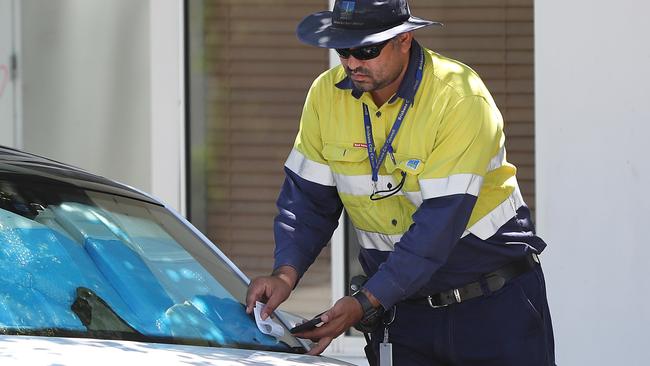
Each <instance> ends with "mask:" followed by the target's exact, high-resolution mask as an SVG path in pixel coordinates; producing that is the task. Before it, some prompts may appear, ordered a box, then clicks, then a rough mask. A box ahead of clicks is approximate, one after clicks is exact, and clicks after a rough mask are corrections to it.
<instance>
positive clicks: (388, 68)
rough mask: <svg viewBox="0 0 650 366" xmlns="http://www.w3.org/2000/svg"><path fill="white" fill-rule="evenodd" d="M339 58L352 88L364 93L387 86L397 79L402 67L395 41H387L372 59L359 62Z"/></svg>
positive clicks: (351, 58)
mask: <svg viewBox="0 0 650 366" xmlns="http://www.w3.org/2000/svg"><path fill="white" fill-rule="evenodd" d="M339 58H340V60H341V64H342V65H343V68H344V70H345V73H346V74H347V75H348V77H349V78H350V80H352V83H353V84H354V86H355V87H356V88H357V89H359V90H361V91H364V92H369V91H374V90H379V89H382V88H384V87H386V86H388V85H389V84H391V83H392V82H393V81H395V80H396V79H397V78H398V77H399V75H400V73H401V72H402V67H403V66H404V62H403V57H402V55H401V54H400V53H399V49H398V43H397V40H396V39H391V40H390V41H388V44H386V46H385V47H384V48H383V49H382V50H381V53H380V54H379V56H377V57H375V58H373V59H370V60H359V59H356V58H355V57H354V56H352V55H350V56H349V57H348V58H343V57H339Z"/></svg>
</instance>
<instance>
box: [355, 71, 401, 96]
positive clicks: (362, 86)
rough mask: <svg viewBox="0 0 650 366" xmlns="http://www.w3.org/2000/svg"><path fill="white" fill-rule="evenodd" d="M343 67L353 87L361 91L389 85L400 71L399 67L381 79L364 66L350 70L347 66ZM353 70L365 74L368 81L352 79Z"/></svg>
mask: <svg viewBox="0 0 650 366" xmlns="http://www.w3.org/2000/svg"><path fill="white" fill-rule="evenodd" d="M344 69H345V74H346V75H347V76H348V78H350V81H352V84H353V85H354V87H355V88H356V89H358V90H361V91H363V92H370V91H374V90H379V89H382V88H385V87H386V86H388V85H390V84H391V83H392V82H393V81H395V80H397V78H398V77H399V75H400V73H401V69H400V68H398V69H396V70H395V71H394V72H393V73H392V74H391V75H388V76H387V77H385V78H383V79H381V80H377V79H376V78H375V76H374V75H373V73H372V72H371V71H370V70H368V69H366V68H364V67H357V68H356V69H354V70H351V69H350V68H348V67H344ZM353 72H358V73H361V74H363V75H365V76H367V78H368V81H364V82H359V81H355V80H354V79H352V73H353Z"/></svg>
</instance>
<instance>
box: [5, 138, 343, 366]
mask: <svg viewBox="0 0 650 366" xmlns="http://www.w3.org/2000/svg"><path fill="white" fill-rule="evenodd" d="M247 284H248V279H247V278H246V276H245V275H244V274H243V273H242V272H241V271H240V270H238V269H237V268H236V267H235V266H234V265H233V263H232V262H231V261H230V260H228V258H226V257H225V256H224V254H223V253H222V252H221V251H220V250H219V249H218V248H217V247H216V246H215V245H214V244H212V243H211V242H210V241H209V240H208V239H207V238H206V237H205V236H203V235H202V234H201V233H200V232H199V231H198V230H196V229H195V228H194V227H193V226H192V225H191V224H190V223H189V222H187V221H186V220H185V219H184V218H182V217H181V216H179V215H178V214H176V213H174V212H173V211H172V210H169V209H168V208H166V207H165V205H164V204H162V203H161V202H158V201H157V200H155V199H153V198H152V197H150V196H149V195H146V194H144V193H142V192H139V191H137V190H135V189H132V188H129V187H126V186H124V185H121V184H119V183H116V182H113V181H111V180H108V179H105V178H102V177H99V176H96V175H92V174H90V173H88V172H85V171H83V170H80V169H77V168H74V167H70V166H68V165H64V164H61V163H57V162H54V161H51V160H48V159H45V158H41V157H38V156H34V155H31V154H27V153H24V152H20V151H17V150H13V149H8V148H2V147H0V365H3V366H5V365H84V366H87V365H98V364H99V365H101V364H111V365H136V364H141V365H144V364H147V365H148V364H152V365H157V366H160V365H348V364H347V363H344V362H341V361H337V360H334V359H331V358H326V357H316V356H308V355H305V354H304V353H305V352H306V351H307V349H308V347H309V345H308V344H307V343H305V342H304V341H303V340H299V339H297V338H295V337H293V336H291V334H290V333H289V332H288V327H290V326H293V325H295V323H296V320H295V319H293V321H290V320H289V319H288V317H287V316H286V315H284V314H281V313H276V314H275V315H274V316H273V319H274V321H276V322H277V323H278V324H280V325H281V327H282V329H283V330H284V335H282V336H278V337H274V336H270V335H267V334H264V333H262V332H261V331H260V330H259V329H258V327H257V325H256V323H255V319H254V317H253V316H251V315H249V314H246V312H245V308H244V305H243V303H244V299H245V295H246V289H247Z"/></svg>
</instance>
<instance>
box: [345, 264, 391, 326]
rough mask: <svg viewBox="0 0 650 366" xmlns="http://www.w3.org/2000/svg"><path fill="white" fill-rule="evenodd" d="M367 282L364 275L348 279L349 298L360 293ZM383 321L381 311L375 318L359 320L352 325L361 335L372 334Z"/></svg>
mask: <svg viewBox="0 0 650 366" xmlns="http://www.w3.org/2000/svg"><path fill="white" fill-rule="evenodd" d="M366 281H368V277H366V276H364V275H358V276H354V277H352V278H351V279H350V285H349V287H348V290H349V293H348V295H349V296H352V294H354V293H355V292H357V291H360V290H361V288H362V287H363V285H364V284H365V283H366ZM382 319H383V310H381V311H380V312H379V313H378V314H377V315H376V316H373V317H371V318H370V319H365V317H364V319H361V321H360V322H358V323H357V324H355V325H354V329H356V330H358V331H360V332H362V333H372V332H373V331H375V330H377V329H378V328H379V326H381V325H382Z"/></svg>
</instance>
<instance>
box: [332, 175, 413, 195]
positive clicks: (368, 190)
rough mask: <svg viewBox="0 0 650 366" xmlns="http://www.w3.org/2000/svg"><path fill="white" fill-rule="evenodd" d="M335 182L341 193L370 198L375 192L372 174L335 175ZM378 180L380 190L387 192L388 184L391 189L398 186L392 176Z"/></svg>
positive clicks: (381, 176)
mask: <svg viewBox="0 0 650 366" xmlns="http://www.w3.org/2000/svg"><path fill="white" fill-rule="evenodd" d="M333 175H334V181H335V182H336V188H337V189H338V190H339V192H341V193H345V194H351V195H355V196H370V195H371V194H372V193H373V192H374V190H373V182H372V176H371V175H370V174H366V175H344V174H338V173H333ZM378 178H379V179H378V180H377V188H378V189H379V190H387V189H390V188H388V184H390V185H391V187H393V188H394V187H395V186H397V183H395V180H394V179H393V176H391V175H380V176H379V177H378ZM401 194H402V192H401V191H400V192H398V193H396V195H401Z"/></svg>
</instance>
